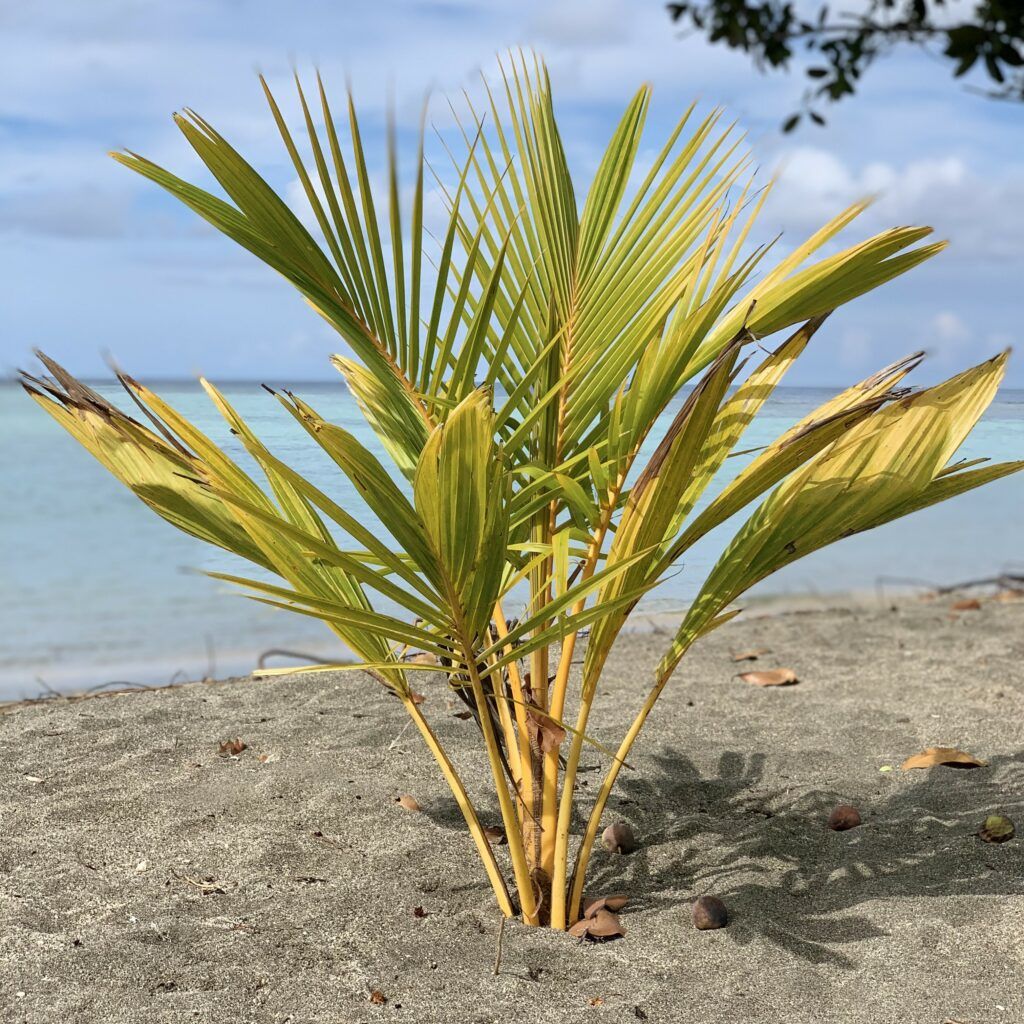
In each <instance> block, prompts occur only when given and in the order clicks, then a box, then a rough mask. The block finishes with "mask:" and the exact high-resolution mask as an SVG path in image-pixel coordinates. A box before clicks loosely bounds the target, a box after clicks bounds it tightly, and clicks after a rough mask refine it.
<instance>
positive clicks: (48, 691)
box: [0, 573, 1024, 715]
mask: <svg viewBox="0 0 1024 1024" xmlns="http://www.w3.org/2000/svg"><path fill="white" fill-rule="evenodd" d="M979 591H984V593H979ZM963 596H970V597H975V596H977V597H979V598H980V599H981V600H982V601H1002V600H1013V599H1015V598H1017V597H1019V598H1020V599H1021V600H1022V602H1024V576H1022V575H1017V574H1011V573H1006V574H1003V575H1002V576H998V577H992V578H986V579H982V580H978V581H968V582H967V583H961V584H954V585H951V586H948V587H941V588H938V589H936V588H934V587H931V586H927V585H925V584H924V583H921V584H910V583H906V584H903V585H901V587H900V588H899V589H896V588H892V587H890V589H888V590H883V589H880V588H878V587H875V588H873V589H870V590H838V591H831V592H830V591H824V592H820V593H807V592H793V593H788V592H787V593H768V594H754V595H753V596H749V597H747V598H745V599H744V600H742V601H741V602H738V603H739V604H740V605H741V607H742V613H741V615H740V616H738V618H737V620H736V621H737V622H741V621H744V622H750V621H753V620H756V619H762V618H776V617H779V616H787V615H806V614H816V613H828V612H841V611H844V610H849V609H857V610H860V611H872V610H882V609H885V608H891V607H893V606H901V605H905V604H917V603H919V602H932V601H942V600H947V601H949V602H953V601H955V600H956V599H957V598H958V597H963ZM685 611H686V609H685V607H675V606H673V607H671V608H655V609H650V610H646V609H644V608H643V606H642V605H641V606H640V607H639V608H638V609H637V610H636V611H634V613H633V615H632V616H631V617H630V619H629V620H628V621H627V623H626V625H625V627H624V628H623V630H622V636H623V637H629V636H646V635H662V634H664V633H667V632H669V631H671V630H672V629H673V628H674V627H675V626H677V625H678V623H679V622H680V621H681V619H682V616H683V615H684V614H685ZM329 642H330V641H328V640H325V641H324V644H325V645H326V644H327V643H329ZM305 646H306V647H312V648H314V650H310V651H306V652H305V653H307V654H311V655H315V656H322V655H326V654H327V653H328V652H327V650H326V647H324V648H323V649H315V648H317V645H316V644H308V643H307V644H305ZM279 650H280V648H276V647H275V648H270V649H269V650H265V651H263V652H261V654H257V655H253V653H252V652H251V651H245V650H241V649H240V650H237V651H221V652H219V653H218V654H217V657H216V659H215V662H221V663H223V662H227V663H229V664H236V665H241V664H251V663H252V662H253V661H254V660H258V659H259V658H260V657H261V656H265V655H267V654H268V653H273V652H276V651H279ZM290 663H294V664H295V665H296V666H299V665H301V664H302V662H301V661H299V660H298V659H289V661H288V662H285V663H279V664H272V665H269V666H267V667H268V668H273V669H275V670H279V669H284V668H287V666H288V664H290ZM134 664H137V665H142V664H143V662H142V661H139V662H137V663H134ZM149 664H150V665H151V664H152V662H149ZM166 664H167V666H168V667H169V666H170V665H171V664H172V662H171V661H167V662H166ZM212 667H213V668H214V670H215V672H214V674H212V675H210V674H207V675H203V676H201V677H196V678H185V679H178V678H177V676H179V675H182V674H183V673H182V671H181V670H179V671H177V672H174V673H172V674H169V677H168V681H167V682H166V683H162V682H160V683H145V682H138V683H136V682H134V681H131V682H127V681H126V682H125V683H124V684H123V685H119V683H118V680H117V679H113V680H112V681H110V682H104V683H100V684H96V685H93V686H90V687H82V686H75V685H74V684H69V685H68V688H66V689H55V688H54V687H53V686H51V685H50V684H49V683H48V682H47V683H46V684H45V685H44V686H43V687H41V688H40V689H39V691H38V692H37V693H36V694H35V695H32V696H27V697H9V698H5V697H3V696H2V692H3V691H2V688H0V715H2V714H4V713H5V712H6V711H8V710H9V709H11V708H15V707H18V706H21V705H34V704H47V703H50V702H56V703H60V702H61V701H78V700H84V699H91V698H94V697H102V696H110V695H112V694H124V693H134V692H147V691H150V690H174V689H179V688H180V687H182V686H190V685H210V684H218V683H227V682H244V681H247V680H251V679H256V678H260V676H259V671H260V670H259V669H258V668H253V669H251V670H249V671H235V672H228V673H225V674H223V675H222V674H220V673H218V672H216V664H214V665H213V666H212ZM67 671H68V672H72V671H74V670H72V669H70V668H69V669H67ZM132 674H133V673H131V672H128V671H117V672H115V671H113V670H112V672H111V675H116V676H117V677H119V678H120V677H124V678H125V679H126V680H127V679H129V678H130V676H131V675H132ZM51 678H52V676H51ZM2 681H3V671H2V670H0V687H2Z"/></svg>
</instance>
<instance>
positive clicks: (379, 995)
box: [370, 988, 388, 1006]
mask: <svg viewBox="0 0 1024 1024" xmlns="http://www.w3.org/2000/svg"><path fill="white" fill-rule="evenodd" d="M387 1001H388V997H387V996H386V995H384V993H383V992H381V990H380V989H379V988H371V989H370V1002H371V1003H373V1005H374V1006H383V1005H384V1004H385V1003H386V1002H387Z"/></svg>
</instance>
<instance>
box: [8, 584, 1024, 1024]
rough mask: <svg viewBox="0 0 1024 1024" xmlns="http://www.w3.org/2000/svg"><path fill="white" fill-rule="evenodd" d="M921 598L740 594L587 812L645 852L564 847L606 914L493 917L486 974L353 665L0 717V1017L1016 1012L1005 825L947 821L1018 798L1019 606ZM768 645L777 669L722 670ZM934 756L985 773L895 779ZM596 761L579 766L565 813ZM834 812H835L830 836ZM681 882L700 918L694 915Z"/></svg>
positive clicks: (1022, 862) (386, 730) (453, 741)
mask: <svg viewBox="0 0 1024 1024" xmlns="http://www.w3.org/2000/svg"><path fill="white" fill-rule="evenodd" d="M949 604H950V601H949V600H940V601H934V602H928V603H924V602H908V603H903V604H901V605H899V607H898V608H897V609H896V610H889V609H888V608H884V609H883V608H875V609H864V608H853V607H847V608H838V609H832V610H821V611H815V612H807V613H803V614H789V615H779V616H773V617H764V618H757V617H751V618H749V619H747V621H744V620H743V619H742V618H741V619H740V620H737V621H736V622H735V623H733V624H730V625H729V626H727V627H725V628H724V629H722V630H721V631H720V632H719V633H717V634H715V635H713V636H711V637H709V638H707V639H706V640H705V641H703V642H702V643H701V644H700V645H699V646H698V648H697V649H695V650H694V652H693V653H692V655H691V656H690V657H688V659H687V661H686V662H685V663H684V665H683V667H682V668H681V669H680V671H679V673H678V674H677V676H676V678H675V679H674V680H673V682H672V683H671V684H670V686H669V688H668V689H667V691H666V693H665V696H664V698H663V701H662V703H661V705H660V706H659V708H658V709H657V711H656V712H655V714H654V715H653V716H652V718H651V720H650V722H649V723H648V726H647V729H646V731H645V732H644V734H643V736H642V738H641V740H640V742H639V743H638V744H637V746H636V748H635V750H634V752H633V754H632V756H631V759H630V760H631V763H632V765H633V766H634V769H635V770H633V771H624V772H623V774H622V776H621V780H620V784H619V786H618V788H617V790H616V795H615V796H614V797H613V799H612V800H611V802H610V804H609V807H608V810H607V812H606V815H605V823H610V822H613V821H623V822H626V823H628V824H629V825H630V826H631V827H632V828H633V830H634V832H635V834H636V836H637V838H638V840H639V842H640V849H639V850H638V851H637V852H635V853H633V854H631V855H629V856H622V855H617V854H614V853H610V852H608V851H605V850H603V849H600V848H599V849H598V850H596V851H595V854H594V858H593V861H592V866H591V873H590V879H589V884H588V887H587V888H588V893H589V894H590V895H593V896H600V895H602V894H607V893H612V892H616V893H624V894H626V895H628V896H629V903H628V905H627V906H626V908H625V909H624V910H623V911H622V921H623V923H624V924H625V925H626V927H627V931H628V934H627V935H626V937H625V938H621V939H617V940H615V941H612V942H608V943H602V944H592V943H585V942H580V941H578V940H575V939H571V938H569V937H567V936H565V935H563V934H553V933H550V932H546V931H542V930H538V929H527V928H524V927H522V926H521V925H518V924H515V923H509V924H507V925H506V926H505V929H504V940H503V951H502V969H501V973H500V974H499V975H498V976H497V977H495V976H494V974H493V964H494V958H495V941H496V937H497V932H498V914H497V910H496V908H495V906H494V902H493V899H492V897H491V894H490V890H489V887H488V886H487V884H486V881H485V878H484V875H483V872H482V870H481V868H480V867H479V865H478V863H477V861H476V859H475V854H474V851H473V849H472V844H471V842H470V840H469V839H468V837H467V834H466V832H465V829H464V827H463V824H462V821H461V818H460V816H459V813H458V811H457V809H456V807H455V804H454V801H453V800H452V798H451V797H450V796H449V794H448V793H447V791H446V789H445V788H444V785H443V782H442V780H441V778H440V775H439V773H438V772H437V771H436V770H435V768H434V766H433V763H432V761H431V759H430V757H429V755H428V753H427V752H426V750H425V749H424V748H423V746H422V744H421V743H420V741H419V738H418V736H417V735H416V734H415V732H414V730H412V729H408V728H407V727H406V721H407V720H406V717H405V716H404V712H403V711H402V708H401V706H400V705H399V704H398V702H397V701H395V700H393V699H389V698H388V697H386V696H385V695H384V694H382V693H381V692H379V690H378V689H377V688H376V686H375V684H374V683H373V682H372V681H371V680H369V679H368V678H366V677H363V676H361V675H359V674H355V673H346V674H318V675H310V676H286V677H280V678H277V679H274V680H261V681H242V682H236V683H231V684H223V685H193V686H186V687H181V688H177V689H173V690H154V691H150V692H144V693H133V694H126V695H119V696H113V697H105V698H102V699H95V700H85V701H80V702H67V701H63V702H52V703H48V704H45V705H34V706H33V705H26V706H20V707H15V708H11V709H8V711H7V713H6V714H4V715H2V716H0V836H2V839H0V1020H3V1021H4V1022H6V1021H8V1020H10V1021H17V1022H26V1024H52V1022H54V1021H73V1022H76V1024H77V1022H108V1021H109V1022H122V1021H146V1022H147V1024H160V1022H165V1021H167V1022H170V1021H175V1022H177V1021H202V1022H204V1024H206V1022H218V1024H229V1022H236V1021H237V1022H243V1021H244V1022H258V1024H264V1022H266V1024H271V1022H273V1024H284V1022H285V1021H287V1022H290V1024H306V1022H310V1024H311V1022H314V1021H315V1022H317V1024H349V1022H360V1021H377V1020H406V1021H410V1022H421V1021H422V1022H442V1021H458V1022H460V1024H468V1022H484V1021H502V1022H507V1021H522V1022H527V1021H551V1022H555V1021H558V1022H561V1024H569V1022H575V1021H617V1022H622V1021H626V1022H628V1021H636V1020H639V1021H644V1020H648V1021H651V1022H658V1024H660V1022H705V1021H707V1022H719V1021H721V1022H725V1021H729V1022H740V1024H742V1022H747V1021H765V1022H772V1024H776V1022H786V1024H802V1022H821V1021H865V1022H872V1024H879V1022H886V1021H893V1022H899V1024H916V1022H922V1024H923V1022H928V1024H938V1022H942V1021H944V1020H945V1019H947V1018H949V1019H952V1020H959V1021H965V1022H966V1021H971V1022H975V1021H986V1022H988V1021H1007V1022H1010V1021H1020V1020H1024V841H1022V840H1021V839H1020V838H1016V839H1013V840H1011V841H1009V842H1006V843H1001V844H998V845H995V844H990V843H985V842H983V841H981V840H980V839H979V838H978V836H977V834H976V833H977V831H978V828H979V826H980V824H981V823H982V822H983V821H984V819H985V818H986V816H987V815H989V814H994V813H999V814H1005V815H1008V816H1009V817H1010V818H1011V819H1015V820H1016V821H1017V822H1018V826H1019V825H1020V823H1021V822H1024V754H1022V749H1024V730H1022V725H1021V723H1022V722H1024V668H1022V666H1024V602H1021V603H1016V604H1015V603H1012V602H1003V603H999V602H985V603H984V604H983V607H982V608H981V609H980V610H976V611H971V612H969V613H963V614H957V613H952V614H951V612H950V608H949ZM667 639H668V637H667V636H662V637H659V636H655V635H650V634H647V635H636V636H630V637H626V638H624V639H623V641H622V642H621V643H620V645H619V647H618V650H617V653H616V655H615V656H614V658H613V659H612V661H611V662H610V664H609V667H608V671H607V674H606V677H605V679H604V682H603V684H602V686H601V687H600V690H599V698H598V699H599V704H598V706H597V708H596V709H595V713H594V718H593V720H592V723H593V724H592V731H593V733H594V734H595V736H596V737H597V738H598V739H600V740H602V741H605V742H612V743H615V742H617V741H618V739H619V737H620V736H621V734H622V732H623V731H624V729H625V727H626V724H627V721H628V719H629V718H630V717H631V716H632V714H633V713H635V711H636V709H637V707H638V706H639V704H640V701H641V699H642V693H643V692H644V688H645V686H646V685H647V681H648V679H649V678H650V671H651V669H652V667H653V665H654V664H655V662H656V660H657V658H658V657H659V656H660V653H661V651H662V649H663V647H664V645H665V643H666V642H667ZM764 649H768V650H769V652H770V653H759V654H758V655H757V660H756V661H745V662H743V663H741V664H737V662H735V661H734V660H733V655H734V654H735V653H736V652H748V651H762V652H763V650H764ZM779 667H786V668H792V669H793V670H794V672H795V674H796V675H797V676H798V678H799V683H798V684H797V685H790V686H779V687H760V686H751V685H748V684H746V683H744V682H742V681H741V680H739V679H738V678H736V676H737V673H738V672H739V671H746V670H748V669H751V668H757V669H771V668H779ZM417 688H418V689H420V690H422V691H423V692H424V694H425V695H426V701H425V703H424V704H423V709H424V711H425V712H427V713H428V715H429V716H430V717H431V718H432V719H433V720H434V721H435V722H436V723H437V728H438V732H439V734H440V736H441V738H442V739H443V741H444V742H445V743H446V744H447V745H448V746H449V748H450V749H451V751H452V752H453V755H454V757H455V760H456V761H457V763H458V767H459V769H460V771H462V772H463V773H464V775H465V777H466V778H467V779H470V780H478V784H475V785H473V786H471V788H472V789H473V791H474V793H475V794H479V795H480V796H479V799H480V807H481V812H482V817H483V818H484V821H485V824H493V823H496V822H497V821H498V820H499V817H498V813H497V808H496V805H495V802H494V801H493V800H488V799H487V798H486V797H485V796H483V795H482V794H483V793H484V791H485V789H486V785H485V783H486V781H487V779H488V772H487V768H486V764H485V761H484V759H483V757H482V756H481V753H480V749H479V744H478V743H477V739H476V736H475V733H474V730H475V725H474V723H473V722H472V721H462V720H460V719H457V718H455V717H453V714H452V712H454V711H456V710H458V707H456V705H455V704H454V703H453V702H451V701H450V700H449V698H448V696H447V694H446V692H445V690H444V687H443V685H442V684H441V683H440V682H439V681H438V677H437V676H434V675H429V676H428V675H424V677H423V678H422V680H420V681H419V682H418V683H417ZM235 739H238V740H240V741H241V743H243V744H244V749H241V750H239V751H238V752H237V753H235V754H232V751H233V750H237V744H234V745H230V746H228V747H227V749H225V750H224V751H223V753H222V752H221V744H226V743H227V744H230V742H231V741H234V740H235ZM929 746H950V747H958V748H961V749H963V750H966V751H970V752H971V753H972V754H974V755H977V757H978V758H980V759H982V760H984V761H986V762H987V766H986V767H982V768H977V769H973V770H957V769H954V768H945V767H939V768H933V769H930V770H927V771H907V772H903V771H901V770H900V767H899V766H900V764H901V763H902V762H903V761H904V760H905V759H906V758H907V757H908V756H910V755H912V754H914V753H917V752H919V751H921V750H923V749H925V748H926V747H929ZM601 761H602V755H601V754H599V753H598V752H596V751H595V752H588V753H587V754H586V756H585V759H584V767H585V768H586V769H590V768H593V769H594V770H585V771H583V772H582V773H581V776H580V778H581V789H580V794H579V795H580V799H581V801H582V802H583V803H584V804H586V803H587V801H588V795H589V793H591V792H593V791H594V790H595V789H596V787H597V785H598V783H599V778H600V772H599V771H598V770H597V769H598V768H599V767H600V766H601ZM882 769H889V770H887V771H883V770H882ZM402 794H409V795H410V796H412V797H413V798H414V800H415V801H416V803H417V804H418V805H419V808H420V810H419V811H415V810H414V811H410V810H407V809H405V808H403V807H402V806H401V805H400V804H398V803H396V799H397V798H398V797H399V796H400V795H402ZM837 804H852V805H854V806H856V807H857V808H858V809H859V812H860V814H861V816H862V819H863V824H861V825H860V826H858V827H856V828H851V829H849V830H847V831H843V832H836V831H831V830H829V829H828V828H827V827H826V822H827V820H828V816H829V813H830V811H831V810H832V808H833V807H835V806H836V805H837ZM581 827H582V822H578V823H577V824H576V826H575V830H576V831H577V832H578V831H579V829H580V828H581ZM498 852H499V857H502V858H505V857H507V852H506V848H498ZM701 895H715V896H718V897H720V898H721V899H722V900H723V901H724V903H725V905H726V906H727V908H728V919H729V923H728V926H727V927H725V928H722V929H718V930H712V931H698V930H696V929H695V928H694V926H693V924H692V921H691V914H690V906H691V904H692V902H693V901H694V900H695V899H696V898H697V897H698V896H701Z"/></svg>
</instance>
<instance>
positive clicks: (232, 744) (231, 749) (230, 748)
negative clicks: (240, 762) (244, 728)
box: [217, 736, 248, 757]
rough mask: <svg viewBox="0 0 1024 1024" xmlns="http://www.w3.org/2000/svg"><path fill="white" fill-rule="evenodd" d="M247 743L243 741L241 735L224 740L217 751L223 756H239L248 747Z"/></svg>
mask: <svg viewBox="0 0 1024 1024" xmlns="http://www.w3.org/2000/svg"><path fill="white" fill-rule="evenodd" d="M247 746H248V745H247V744H245V743H243V742H242V741H241V739H239V737H237V736H236V737H235V738H234V739H233V740H224V741H223V743H221V744H220V745H219V746H218V748H217V753H218V754H220V756H221V757H238V755H239V754H240V753H241V752H242V751H243V750H246V749H247Z"/></svg>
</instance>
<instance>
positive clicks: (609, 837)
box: [601, 821, 640, 853]
mask: <svg viewBox="0 0 1024 1024" xmlns="http://www.w3.org/2000/svg"><path fill="white" fill-rule="evenodd" d="M601 842H602V843H604V848H605V849H606V850H611V852H612V853H632V852H633V851H634V850H637V849H639V848H640V844H639V843H638V842H637V841H636V836H635V835H633V829H632V828H630V826H629V825H627V824H626V823H625V822H624V821H619V822H616V823H615V824H614V825H609V826H608V827H607V828H606V829H605V830H604V833H603V835H602V836H601Z"/></svg>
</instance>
